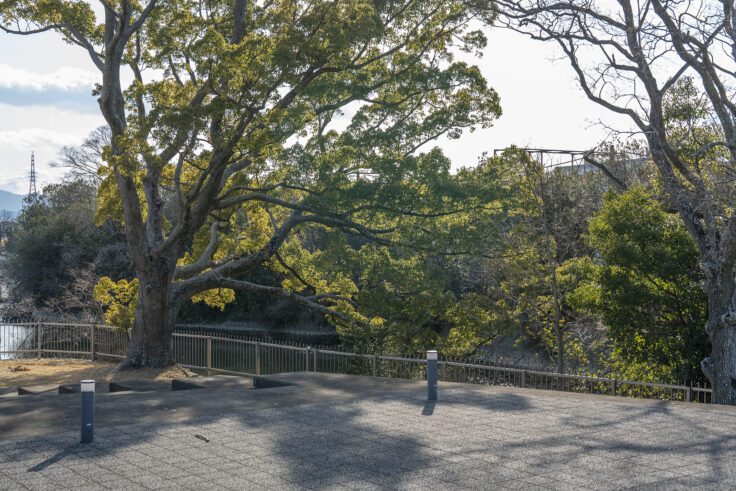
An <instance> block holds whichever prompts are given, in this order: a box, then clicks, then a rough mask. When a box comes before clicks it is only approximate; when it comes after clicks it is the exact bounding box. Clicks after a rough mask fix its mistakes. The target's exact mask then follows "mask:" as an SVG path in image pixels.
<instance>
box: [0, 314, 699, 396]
mask: <svg viewBox="0 0 736 491" xmlns="http://www.w3.org/2000/svg"><path fill="white" fill-rule="evenodd" d="M4 326H8V327H27V328H36V327H40V328H44V327H78V328H86V329H90V328H94V329H106V330H111V331H117V330H118V328H116V327H114V326H107V325H102V324H84V323H75V322H2V321H0V327H4ZM173 336H174V337H175V338H190V339H201V340H209V342H208V343H207V346H208V347H209V350H210V351H211V349H212V348H211V341H218V342H226V343H233V344H240V345H252V346H256V347H257V349H258V347H271V348H278V349H286V350H290V351H295V352H301V353H305V354H306V355H307V357H306V359H305V361H306V364H307V369H309V364H310V361H309V358H310V354H314V363H315V367H316V362H317V355H318V354H320V355H333V356H345V357H357V358H363V359H373V360H374V361H373V363H374V364H375V362H376V361H397V362H405V363H418V364H426V362H427V361H426V359H423V358H407V357H401V356H390V355H378V354H366V353H354V352H350V351H337V350H330V349H320V348H318V347H315V348H311V347H309V346H306V347H305V346H294V345H291V344H278V343H273V342H268V341H256V340H245V339H238V338H230V337H224V336H210V335H206V334H188V333H184V332H174V333H173ZM35 337H36V335H33V338H35ZM126 338H127V336H126ZM40 339H41V336H40V334H39V335H38V341H37V342H33V343H31V344H30V346H33V347H32V348H30V349H27V348H26V349H17V350H0V354H26V353H37V355H38V356H41V355H43V354H44V353H53V354H77V355H91V357H94V356H102V357H112V358H125V355H124V354H121V353H105V352H101V351H98V350H95V348H94V345H90V349H89V350H85V351H76V350H64V349H44V348H43V347H41V346H37V344H39V343H40ZM80 339H82V338H80ZM88 339H89V337H88ZM94 340H95V336H92V339H91V341H90V343H91V342H92V341H94ZM32 341H36V340H35V339H32ZM74 342H78V341H74ZM21 346H22V345H21ZM21 346H19V348H20V347H21ZM26 346H27V345H26ZM209 356H210V357H211V352H210V353H209ZM260 356H261V355H260V354H256V359H259V357H260ZM439 363H440V365H442V366H443V369H444V370H446V368H447V367H457V368H463V369H475V370H483V371H490V372H496V373H507V374H520V375H521V380H522V385H524V380H525V378H526V377H527V376H529V375H531V376H538V377H548V378H553V379H563V380H578V381H583V382H587V383H603V384H611V386H612V388H613V392H614V393H615V392H616V390H615V387H616V386H619V387H621V386H634V387H648V388H654V389H669V390H676V391H684V393H685V396H683V397H687V398H688V400H689V399H690V396H691V394H692V393H702V394H712V392H713V389H711V388H707V387H693V386H686V385H678V384H666V383H657V382H643V381H636V380H620V379H615V378H610V377H598V376H592V375H576V374H569V373H559V372H547V371H540V370H532V369H525V368H518V367H503V366H498V365H483V364H478V363H464V362H458V361H450V360H440V361H439ZM208 365H209V363H208ZM181 366H186V367H189V368H195V369H200V368H201V369H208V370H212V371H219V372H223V373H239V374H241V373H246V372H239V371H233V370H227V369H224V368H217V367H213V366H197V365H184V364H181ZM314 369H315V368H314V367H313V370H314ZM258 370H260V369H257V371H258ZM372 370H373V373H375V367H373V368H372ZM591 390H592V388H591Z"/></svg>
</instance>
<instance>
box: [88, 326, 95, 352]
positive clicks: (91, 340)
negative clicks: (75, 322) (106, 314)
mask: <svg viewBox="0 0 736 491" xmlns="http://www.w3.org/2000/svg"><path fill="white" fill-rule="evenodd" d="M89 357H90V359H91V360H92V361H95V326H94V324H93V325H91V326H89Z"/></svg>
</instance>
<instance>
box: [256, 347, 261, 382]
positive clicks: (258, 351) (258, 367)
mask: <svg viewBox="0 0 736 491" xmlns="http://www.w3.org/2000/svg"><path fill="white" fill-rule="evenodd" d="M260 374H261V343H256V375H260Z"/></svg>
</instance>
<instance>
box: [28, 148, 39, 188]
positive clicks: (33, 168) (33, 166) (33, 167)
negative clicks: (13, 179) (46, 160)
mask: <svg viewBox="0 0 736 491" xmlns="http://www.w3.org/2000/svg"><path fill="white" fill-rule="evenodd" d="M30 178H31V184H30V186H29V187H28V196H36V195H37V194H38V191H37V190H36V156H35V155H34V153H33V152H31V173H30Z"/></svg>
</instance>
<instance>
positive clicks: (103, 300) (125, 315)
mask: <svg viewBox="0 0 736 491" xmlns="http://www.w3.org/2000/svg"><path fill="white" fill-rule="evenodd" d="M94 297H95V300H96V301H97V302H99V303H100V304H101V305H103V306H105V307H107V309H106V310H105V322H106V323H107V325H109V326H115V327H117V328H118V329H123V330H128V329H132V327H133V318H134V317H135V307H136V304H137V302H138V279H137V278H136V279H134V280H132V281H127V280H124V279H123V280H120V281H118V282H117V283H116V282H114V281H112V280H111V279H110V278H108V277H107V276H103V277H102V278H100V281H99V282H98V283H97V285H96V286H95V291H94Z"/></svg>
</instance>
